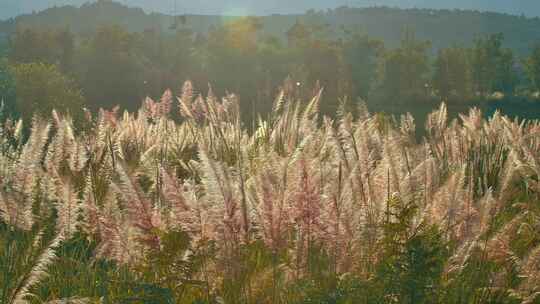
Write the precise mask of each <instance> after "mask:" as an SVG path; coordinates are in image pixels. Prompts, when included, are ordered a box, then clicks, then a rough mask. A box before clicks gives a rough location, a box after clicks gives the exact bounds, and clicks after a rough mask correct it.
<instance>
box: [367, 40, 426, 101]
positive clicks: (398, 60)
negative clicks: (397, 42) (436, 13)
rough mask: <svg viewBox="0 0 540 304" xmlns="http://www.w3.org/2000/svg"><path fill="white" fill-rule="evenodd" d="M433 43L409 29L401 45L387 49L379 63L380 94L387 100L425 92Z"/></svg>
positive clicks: (404, 99) (406, 97)
mask: <svg viewBox="0 0 540 304" xmlns="http://www.w3.org/2000/svg"><path fill="white" fill-rule="evenodd" d="M430 45H431V44H430V43H429V42H427V41H418V40H417V39H416V38H415V35H414V34H413V33H411V32H409V31H406V32H405V34H404V37H403V39H402V41H401V46H400V47H399V48H397V49H395V50H390V51H387V52H386V54H385V55H384V56H383V57H382V59H381V61H380V63H379V84H378V86H377V91H378V92H377V95H378V97H379V98H380V97H381V96H382V97H383V99H384V100H396V99H399V100H402V101H407V100H410V99H411V98H418V97H423V96H425V94H426V88H425V86H426V80H427V79H426V74H427V72H428V71H429V64H428V63H429V57H428V50H429V48H430Z"/></svg>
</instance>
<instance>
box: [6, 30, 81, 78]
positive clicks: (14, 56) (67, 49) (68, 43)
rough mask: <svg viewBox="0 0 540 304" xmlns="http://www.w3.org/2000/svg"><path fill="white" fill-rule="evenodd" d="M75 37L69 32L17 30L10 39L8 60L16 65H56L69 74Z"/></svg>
mask: <svg viewBox="0 0 540 304" xmlns="http://www.w3.org/2000/svg"><path fill="white" fill-rule="evenodd" d="M74 51H75V37H74V35H73V34H72V33H71V32H70V31H69V30H38V29H31V28H26V29H18V30H17V31H16V32H15V34H14V35H13V36H12V37H11V41H10V52H9V58H10V60H12V61H13V62H16V63H30V62H43V63H48V64H56V65H58V66H59V67H60V69H61V70H62V71H63V72H69V71H70V69H71V65H72V63H73V56H74Z"/></svg>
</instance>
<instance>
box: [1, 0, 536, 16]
mask: <svg viewBox="0 0 540 304" xmlns="http://www.w3.org/2000/svg"><path fill="white" fill-rule="evenodd" d="M117 1H118V2H121V3H124V4H126V5H129V6H136V7H142V8H144V9H145V10H146V11H148V12H150V11H158V12H161V13H167V14H172V13H174V11H175V9H174V7H175V1H176V7H177V9H176V11H177V12H178V13H179V14H180V13H192V14H229V15H239V14H255V15H266V14H272V13H302V12H305V11H306V10H308V9H311V8H313V9H327V8H336V7H339V6H343V5H347V6H351V7H367V6H382V5H385V6H391V7H402V8H412V7H418V8H434V9H438V8H450V9H452V8H459V9H475V10H481V11H496V12H504V13H510V14H516V15H521V14H525V15H526V16H530V17H533V16H540V0H195V1H194V0H117ZM84 2H87V0H0V19H7V18H10V17H14V16H17V15H20V14H23V13H31V12H32V11H40V10H43V9H45V8H47V7H51V6H54V5H57V6H59V5H65V4H72V5H81V4H82V3H84Z"/></svg>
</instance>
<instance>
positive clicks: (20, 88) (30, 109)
mask: <svg viewBox="0 0 540 304" xmlns="http://www.w3.org/2000/svg"><path fill="white" fill-rule="evenodd" d="M10 73H11V75H12V76H13V78H14V80H15V91H16V96H17V100H16V108H17V112H18V113H20V114H21V116H22V117H23V118H24V119H26V120H28V119H30V118H31V117H32V116H33V115H34V114H40V115H44V116H48V115H50V114H51V112H52V110H55V109H56V110H57V111H59V112H61V113H69V114H71V115H72V116H73V117H74V118H78V117H79V116H80V115H82V108H83V105H84V97H83V96H82V93H81V91H80V90H79V89H78V88H77V87H76V86H75V84H74V82H73V80H71V79H70V78H68V77H66V76H65V75H63V74H62V73H61V72H60V71H59V69H58V68H57V67H56V66H55V65H51V64H45V63H22V64H16V65H14V66H11V67H10Z"/></svg>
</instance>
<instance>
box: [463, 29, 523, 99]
mask: <svg viewBox="0 0 540 304" xmlns="http://www.w3.org/2000/svg"><path fill="white" fill-rule="evenodd" d="M503 40H504V36H503V34H492V35H489V36H487V37H483V38H480V39H477V40H476V41H475V46H474V48H473V51H472V75H473V83H474V89H475V91H476V92H477V93H478V94H480V95H481V96H484V95H486V94H488V93H491V92H493V91H501V92H504V93H507V94H510V93H513V92H514V89H515V86H516V83H517V76H516V73H515V71H514V55H513V53H512V51H511V50H510V49H504V48H503V47H502V43H503Z"/></svg>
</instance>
